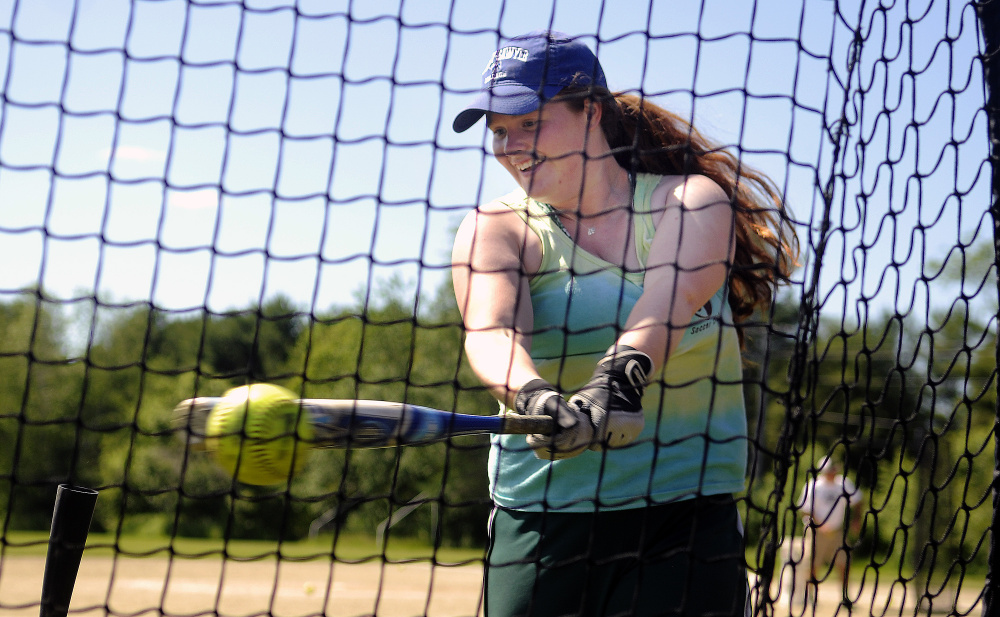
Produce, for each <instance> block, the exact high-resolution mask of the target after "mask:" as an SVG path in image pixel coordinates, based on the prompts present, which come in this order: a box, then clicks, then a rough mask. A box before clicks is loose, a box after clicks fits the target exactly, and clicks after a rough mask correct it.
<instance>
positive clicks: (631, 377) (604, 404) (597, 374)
mask: <svg viewBox="0 0 1000 617" xmlns="http://www.w3.org/2000/svg"><path fill="white" fill-rule="evenodd" d="M652 372H653V361H652V360H651V359H650V358H649V356H647V355H646V354H644V353H642V352H641V351H639V350H637V349H634V348H632V347H628V346H627V345H622V346H619V347H612V348H611V349H609V350H608V353H607V355H606V356H604V357H603V358H601V361H600V362H598V363H597V369H596V370H595V371H594V375H593V377H591V378H590V381H589V382H588V383H587V385H585V386H584V387H583V388H581V389H580V391H579V392H577V393H576V394H574V395H573V396H571V397H570V398H569V404H570V405H571V406H573V407H575V408H577V409H579V410H580V412H581V413H584V414H587V415H588V416H589V417H590V421H591V423H592V424H593V426H594V442H595V443H594V445H593V446H592V449H594V450H601V449H603V448H620V447H622V446H625V445H628V444H630V443H632V441H634V440H635V438H636V437H638V436H639V433H641V432H642V428H643V426H644V425H645V423H646V420H645V418H644V417H643V413H642V395H643V393H644V392H645V391H646V385H647V384H648V383H649V378H650V374H651V373H652Z"/></svg>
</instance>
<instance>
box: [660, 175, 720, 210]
mask: <svg viewBox="0 0 1000 617" xmlns="http://www.w3.org/2000/svg"><path fill="white" fill-rule="evenodd" d="M650 180H651V181H655V182H656V184H655V187H654V188H653V189H652V208H651V209H652V210H653V211H656V210H666V209H668V208H670V207H680V208H683V209H684V210H698V209H701V208H704V207H706V206H711V205H716V204H719V203H729V197H728V196H727V195H726V192H725V191H724V190H723V188H722V187H721V186H719V184H718V183H717V182H715V181H714V180H712V179H711V178H709V177H708V176H704V175H701V174H688V175H669V176H653V177H652V178H650Z"/></svg>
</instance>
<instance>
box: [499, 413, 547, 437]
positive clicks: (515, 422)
mask: <svg viewBox="0 0 1000 617" xmlns="http://www.w3.org/2000/svg"><path fill="white" fill-rule="evenodd" d="M502 418H503V428H502V429H501V431H500V432H501V433H507V434H509V435H532V434H535V433H538V434H541V435H551V434H552V433H553V432H554V431H555V420H553V419H552V418H550V417H549V416H522V415H519V414H504V415H503V416H502Z"/></svg>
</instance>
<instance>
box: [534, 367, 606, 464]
mask: <svg viewBox="0 0 1000 617" xmlns="http://www.w3.org/2000/svg"><path fill="white" fill-rule="evenodd" d="M514 407H515V408H516V409H517V411H518V413H521V414H524V415H527V416H550V417H551V418H552V419H553V420H555V432H554V433H553V434H552V435H537V434H536V435H528V446H530V447H531V449H532V450H534V451H535V456H537V457H538V458H540V459H542V460H559V459H564V458H570V457H573V456H576V455H577V454H580V453H581V452H583V451H584V450H586V449H587V448H588V447H590V446H591V444H592V442H593V438H594V429H593V426H591V423H590V417H589V416H587V414H585V413H582V412H581V411H579V410H578V409H576V408H574V407H572V406H570V405H569V403H567V402H566V401H565V399H563V397H562V396H561V395H560V394H559V391H558V390H556V389H555V388H554V387H552V384H550V383H549V382H547V381H545V380H544V379H533V380H531V381H529V382H528V383H526V384H524V385H523V386H522V387H521V389H520V390H518V392H517V397H516V398H515V399H514Z"/></svg>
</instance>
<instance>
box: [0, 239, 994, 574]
mask: <svg viewBox="0 0 1000 617" xmlns="http://www.w3.org/2000/svg"><path fill="white" fill-rule="evenodd" d="M979 263H980V264H983V267H985V268H986V271H987V274H988V273H989V272H993V276H995V270H992V269H991V260H990V259H988V255H985V254H984V256H981V257H980V258H979ZM987 279H988V275H987ZM936 280H937V283H938V284H939V285H940V286H941V288H942V289H943V288H949V287H948V286H951V287H954V286H956V285H957V286H959V287H962V286H963V285H964V284H965V283H964V281H967V280H968V272H967V270H966V269H962V270H961V271H960V272H956V271H955V268H954V266H953V264H952V265H949V264H947V263H945V264H942V265H941V272H940V274H939V276H938V277H937V279H936ZM956 297H958V298H959V301H957V302H954V303H951V304H948V305H946V306H943V307H942V308H940V309H939V310H936V311H935V312H933V313H932V314H927V315H920V314H915V313H906V312H903V311H899V310H897V311H894V312H893V311H890V312H888V313H887V314H885V315H884V316H879V315H871V314H869V315H864V316H863V317H862V318H858V319H853V320H852V319H848V318H845V317H843V316H841V315H836V314H833V315H832V316H831V313H833V312H832V311H830V310H829V309H827V308H826V307H823V306H821V305H819V306H811V307H803V306H802V301H801V298H798V297H796V296H794V295H787V296H783V297H782V298H781V299H780V300H779V302H778V303H777V304H776V305H775V308H774V313H773V315H769V316H767V317H766V318H761V319H760V320H759V323H757V324H756V325H751V326H750V327H748V328H747V346H746V354H745V355H746V368H745V381H746V384H747V387H746V399H747V414H748V424H749V426H750V433H751V434H750V439H751V444H750V450H751V460H750V461H749V463H750V465H749V469H750V475H749V477H748V484H747V492H746V494H745V495H744V497H745V499H744V500H743V502H742V503H743V505H744V511H745V516H746V519H747V533H748V539H749V541H750V542H751V546H752V545H753V543H758V542H762V544H761V546H766V545H767V542H769V541H774V542H776V541H777V539H780V537H784V536H787V535H790V534H795V533H800V532H801V524H800V523H797V511H796V507H795V499H796V498H797V496H798V493H799V491H800V489H801V486H802V483H803V482H804V481H805V480H806V478H807V475H808V473H809V470H810V467H811V466H813V465H814V464H815V463H816V462H817V460H818V458H820V457H821V456H822V455H823V454H825V453H829V452H833V453H834V454H835V455H836V456H838V458H840V459H841V460H842V461H843V462H844V463H845V466H846V468H847V470H848V472H849V473H850V474H851V475H852V477H854V478H855V479H856V482H857V483H858V484H859V485H860V486H861V487H862V489H863V491H864V495H865V498H866V512H867V514H866V516H865V522H864V531H863V534H862V536H861V538H860V540H859V544H858V546H857V547H856V551H857V555H858V556H862V555H863V556H865V558H866V559H870V560H873V561H872V563H877V564H882V566H883V567H893V568H900V571H901V572H902V571H904V570H906V571H908V572H915V571H917V570H927V568H929V567H930V565H931V564H932V563H939V562H941V563H949V564H958V565H959V566H960V567H961V568H971V569H977V568H982V567H983V565H984V564H985V551H986V548H985V547H986V544H985V542H986V541H985V538H986V535H985V534H986V530H987V528H988V526H989V520H990V513H991V506H990V494H989V487H990V479H991V477H992V469H993V446H992V426H993V418H994V410H995V408H996V394H995V393H996V387H995V380H996V366H995V361H994V358H995V356H994V354H995V349H996V347H995V345H996V314H997V310H996V306H995V299H992V300H987V301H986V306H978V304H977V303H981V302H982V300H981V298H982V297H983V295H982V294H968V293H958V294H957V296H956ZM803 311H810V312H812V313H813V314H815V315H818V316H819V319H817V320H816V321H815V322H813V323H812V324H811V325H810V324H805V325H804V323H803V320H802V315H803ZM990 311H992V312H990ZM81 321H83V322H85V323H83V327H82V328H81V327H80V324H81ZM460 323H461V320H460V318H459V314H458V311H457V308H456V307H455V304H454V300H453V299H452V297H451V290H450V288H449V287H447V286H445V287H443V288H442V289H440V290H437V295H436V296H434V297H432V298H430V299H425V298H422V297H421V298H417V300H414V297H413V294H412V293H410V292H409V291H408V290H407V289H406V285H404V284H402V283H401V282H399V281H398V280H394V281H389V282H387V283H384V284H383V285H381V286H380V287H379V288H378V289H377V290H375V291H374V292H373V293H372V294H370V295H368V296H363V297H359V299H358V301H357V304H356V305H354V306H348V307H340V308H335V309H331V310H329V311H327V312H325V313H323V314H310V313H308V312H306V311H302V310H300V309H298V308H297V307H295V306H294V304H293V303H292V302H291V301H290V300H288V299H287V298H283V297H276V298H272V299H269V300H268V301H266V302H264V303H263V304H261V305H260V306H249V307H247V308H245V309H243V310H235V311H231V312H227V313H225V314H211V313H208V312H206V311H191V312H184V313H170V312H167V311H161V310H158V309H156V308H153V307H151V306H150V305H148V304H143V303H140V304H132V305H128V304H125V305H121V306H108V305H100V306H97V307H96V308H94V310H92V311H90V312H89V313H86V315H85V319H81V318H80V316H79V315H77V316H76V318H75V319H74V318H72V317H71V316H68V315H67V312H66V311H65V310H64V307H62V306H61V305H60V304H59V303H56V302H51V301H48V300H46V299H44V296H43V295H42V294H41V293H38V292H25V293H20V294H15V295H12V296H8V298H7V299H5V300H4V301H0V368H2V372H0V375H2V377H0V513H3V516H4V521H5V529H39V530H41V529H46V528H47V526H48V524H49V517H50V514H51V506H52V499H53V495H54V491H55V487H56V486H57V485H58V484H59V483H64V482H69V483H73V484H77V485H83V486H89V487H93V488H98V489H100V490H101V493H102V495H101V498H100V499H99V500H98V510H97V513H96V515H95V528H96V529H99V530H103V531H108V532H116V533H124V534H128V533H144V534H166V535H182V536H196V537H230V538H283V539H297V538H301V537H303V536H305V535H307V534H308V533H309V532H310V529H312V530H313V531H316V530H317V529H318V528H319V527H320V526H321V525H325V526H324V527H322V530H323V531H325V532H347V533H353V532H358V533H372V532H373V531H374V530H375V528H376V527H377V526H378V524H379V523H380V522H382V521H384V520H386V519H387V518H388V517H389V516H390V515H391V514H392V513H393V512H395V511H398V510H399V509H400V508H401V507H403V506H404V505H406V504H408V503H410V502H411V501H413V500H414V499H416V500H418V501H426V502H427V503H434V504H436V511H434V510H433V509H432V508H430V507H420V508H417V509H416V510H414V512H413V513H412V514H411V515H409V516H407V517H406V518H405V519H403V520H402V522H401V523H400V524H399V526H398V527H396V528H394V530H393V533H398V534H405V535H411V536H418V537H424V538H427V539H430V538H431V537H432V536H433V537H434V538H436V539H437V540H438V541H440V542H442V543H445V544H453V545H481V543H482V542H483V540H484V537H485V530H486V525H485V521H486V517H487V515H488V510H489V503H488V498H487V486H486V455H487V448H488V441H487V440H486V439H485V438H475V437H463V438H457V439H455V440H452V441H451V442H450V443H445V444H437V445H433V446H426V447H410V448H401V449H382V450H349V451H345V450H316V451H313V453H312V455H311V457H310V460H309V463H308V465H307V467H306V469H305V471H304V472H303V473H302V474H301V475H300V476H299V477H297V478H296V480H295V481H294V482H293V483H292V484H291V485H290V486H289V487H283V488H280V489H274V490H270V489H254V488H252V487H246V486H239V485H234V484H233V483H232V481H231V479H230V478H229V477H227V476H226V474H225V473H224V472H223V471H222V470H221V469H220V468H219V467H218V466H217V465H215V464H214V462H213V461H212V460H211V459H210V457H209V456H208V455H206V454H203V453H196V452H190V451H189V450H188V449H186V448H185V444H184V442H183V440H182V439H179V438H178V436H177V434H176V431H175V428H174V426H173V425H172V423H171V419H172V410H173V408H174V406H175V405H176V404H177V403H178V402H179V401H180V400H182V399H185V398H189V397H191V396H193V395H204V396H215V395H219V394H221V393H222V392H223V391H224V390H226V389H228V388H229V387H233V386H236V385H242V384H246V383H251V382H258V381H267V382H273V383H277V384H280V385H283V386H285V387H287V388H289V389H291V390H292V391H294V392H298V393H301V394H302V396H303V397H310V398H346V399H376V400H390V401H405V402H409V403H414V404H420V405H427V406H430V407H435V408H439V409H447V410H456V411H462V412H466V413H495V410H496V402H495V401H494V400H493V399H492V398H491V397H490V396H489V395H488V394H487V393H486V392H485V391H484V390H483V388H482V387H481V386H480V384H479V383H478V381H477V380H476V378H475V376H474V375H473V374H472V372H471V370H470V369H469V367H468V365H467V363H466V362H465V360H464V357H463V353H462V340H463V332H462V328H461V325H460ZM74 332H76V335H75V336H74ZM79 332H85V340H82V341H80V340H79V338H80V334H79ZM74 340H76V341H78V342H77V343H76V344H75V345H74V344H72V343H68V342H67V341H74ZM74 347H76V349H74ZM790 375H791V376H796V375H797V376H798V377H790ZM432 525H433V526H434V527H433V528H432ZM776 538H777V539H776ZM762 559H763V557H762ZM942 560H945V561H942Z"/></svg>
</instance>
